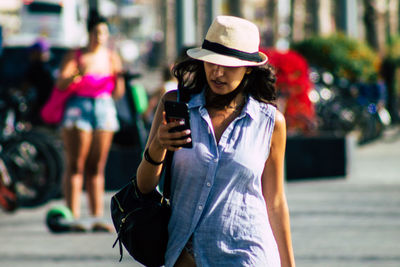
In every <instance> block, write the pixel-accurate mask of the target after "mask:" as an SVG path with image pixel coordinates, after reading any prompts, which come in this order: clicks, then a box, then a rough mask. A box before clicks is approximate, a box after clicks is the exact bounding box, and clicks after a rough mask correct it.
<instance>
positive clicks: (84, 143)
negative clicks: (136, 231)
mask: <svg viewBox="0 0 400 267" xmlns="http://www.w3.org/2000/svg"><path fill="white" fill-rule="evenodd" d="M88 32H89V42H88V45H87V47H85V48H82V49H78V50H75V51H71V52H69V53H68V54H67V55H66V56H65V58H64V61H63V64H62V66H61V70H60V75H59V78H58V80H57V86H58V88H60V89H65V90H68V86H69V85H70V84H71V83H74V86H76V87H75V88H76V93H75V94H74V96H73V97H72V98H70V99H69V100H68V103H67V105H66V109H65V112H64V117H63V121H62V128H63V141H64V146H65V152H66V173H65V177H64V193H65V199H66V203H67V206H68V207H69V208H70V209H71V211H72V213H73V215H74V217H75V218H79V217H80V214H81V211H80V204H81V194H82V188H83V186H84V185H85V189H86V191H87V194H88V200H89V209H90V215H91V216H93V217H95V218H97V219H95V220H94V223H93V226H92V227H93V230H97V231H109V230H111V229H112V228H110V227H109V225H107V224H106V223H105V222H104V221H103V220H102V216H103V209H104V207H103V197H104V184H105V181H104V180H105V178H104V169H105V165H106V161H107V156H108V153H109V150H110V147H111V143H112V139H113V135H114V132H115V131H117V130H118V129H119V124H118V120H117V113H116V108H115V103H114V100H115V99H118V98H120V97H122V95H123V94H124V92H125V85H124V79H123V77H122V75H120V74H121V72H122V63H121V60H120V58H119V56H118V55H117V54H116V53H115V52H113V51H111V50H110V49H109V48H107V42H108V38H109V30H108V25H107V22H106V20H105V18H103V17H100V16H99V15H98V14H97V13H94V12H92V13H91V14H90V16H89V20H88ZM82 230H83V229H82Z"/></svg>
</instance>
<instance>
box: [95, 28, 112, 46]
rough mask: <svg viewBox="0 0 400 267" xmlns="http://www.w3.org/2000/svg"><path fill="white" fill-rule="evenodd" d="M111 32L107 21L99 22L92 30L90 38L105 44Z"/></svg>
mask: <svg viewBox="0 0 400 267" xmlns="http://www.w3.org/2000/svg"><path fill="white" fill-rule="evenodd" d="M109 35H110V33H109V31H108V26H107V24H106V23H99V24H97V25H96V26H95V27H94V28H93V29H92V31H91V32H90V39H91V40H92V42H95V43H97V44H100V45H104V44H106V43H107V41H108V37H109Z"/></svg>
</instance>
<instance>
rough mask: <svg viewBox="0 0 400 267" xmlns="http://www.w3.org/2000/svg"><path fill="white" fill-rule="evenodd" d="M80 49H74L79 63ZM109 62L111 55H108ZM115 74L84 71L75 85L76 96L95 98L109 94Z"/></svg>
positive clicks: (112, 88) (112, 87) (113, 86)
mask: <svg viewBox="0 0 400 267" xmlns="http://www.w3.org/2000/svg"><path fill="white" fill-rule="evenodd" d="M80 56H81V50H79V49H78V50H77V51H76V59H77V62H78V64H80ZM110 64H111V57H110ZM115 82H116V75H113V74H109V75H103V74H96V73H93V74H91V73H86V74H85V75H83V76H82V79H81V81H80V82H78V83H77V84H76V85H75V86H76V93H75V95H77V96H83V97H91V98H97V97H102V96H111V93H112V91H113V90H114V88H115Z"/></svg>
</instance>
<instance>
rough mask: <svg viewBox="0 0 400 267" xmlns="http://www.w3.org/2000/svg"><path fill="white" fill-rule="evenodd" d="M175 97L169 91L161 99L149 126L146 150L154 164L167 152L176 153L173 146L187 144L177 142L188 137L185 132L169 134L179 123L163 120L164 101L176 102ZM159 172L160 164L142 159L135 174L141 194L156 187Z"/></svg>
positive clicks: (174, 92)
mask: <svg viewBox="0 0 400 267" xmlns="http://www.w3.org/2000/svg"><path fill="white" fill-rule="evenodd" d="M176 96H177V94H176V91H171V92H168V93H166V94H165V95H164V96H163V97H162V99H161V101H160V103H159V104H158V107H157V111H156V113H155V116H154V119H153V123H152V125H151V130H150V134H149V138H148V140H147V144H146V149H148V153H149V155H150V157H151V158H152V159H153V160H154V161H156V162H161V161H163V160H164V158H165V154H166V152H167V150H172V151H176V150H179V149H180V148H177V147H174V145H182V144H184V143H186V142H188V140H187V139H184V140H179V138H180V137H183V136H186V135H188V133H187V132H184V131H182V132H174V133H170V132H169V130H170V129H172V128H174V127H177V126H179V125H180V123H179V122H177V121H175V122H171V123H167V122H166V120H165V113H164V101H165V100H170V101H176ZM161 170H162V164H160V165H153V164H151V163H150V162H148V161H147V160H146V159H145V158H143V159H142V161H141V162H140V164H139V167H138V169H137V172H136V175H137V183H138V187H139V190H140V191H141V192H142V193H148V192H151V191H152V190H153V189H154V188H155V187H156V186H157V184H158V182H159V180H160V174H161Z"/></svg>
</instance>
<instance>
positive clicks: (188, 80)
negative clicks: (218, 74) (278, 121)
mask: <svg viewBox="0 0 400 267" xmlns="http://www.w3.org/2000/svg"><path fill="white" fill-rule="evenodd" d="M172 72H173V74H174V76H175V77H176V78H177V80H178V89H179V91H180V93H181V96H183V97H185V98H186V99H189V98H190V95H193V94H198V93H200V92H201V91H202V90H203V88H204V87H205V86H206V85H207V79H206V74H205V70H204V63H203V61H200V60H197V59H192V58H186V59H184V60H183V61H181V62H178V63H177V64H175V66H174V68H173V70H172ZM275 81H276V77H275V74H274V72H273V69H272V67H271V66H270V65H269V64H266V65H263V66H254V67H251V72H250V73H249V74H245V76H244V77H243V80H242V82H241V83H240V84H239V86H238V87H237V89H235V90H234V91H233V92H231V93H229V94H228V95H224V96H222V97H219V99H218V100H217V101H218V102H219V103H215V105H216V106H219V107H224V106H226V105H228V104H229V103H230V101H232V99H233V98H234V97H235V96H236V95H237V94H238V93H239V92H243V93H244V94H247V95H251V96H252V97H254V98H255V99H256V100H258V101H260V102H264V103H268V104H272V105H274V106H276V105H275V100H276V89H275ZM206 88H208V86H206Z"/></svg>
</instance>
